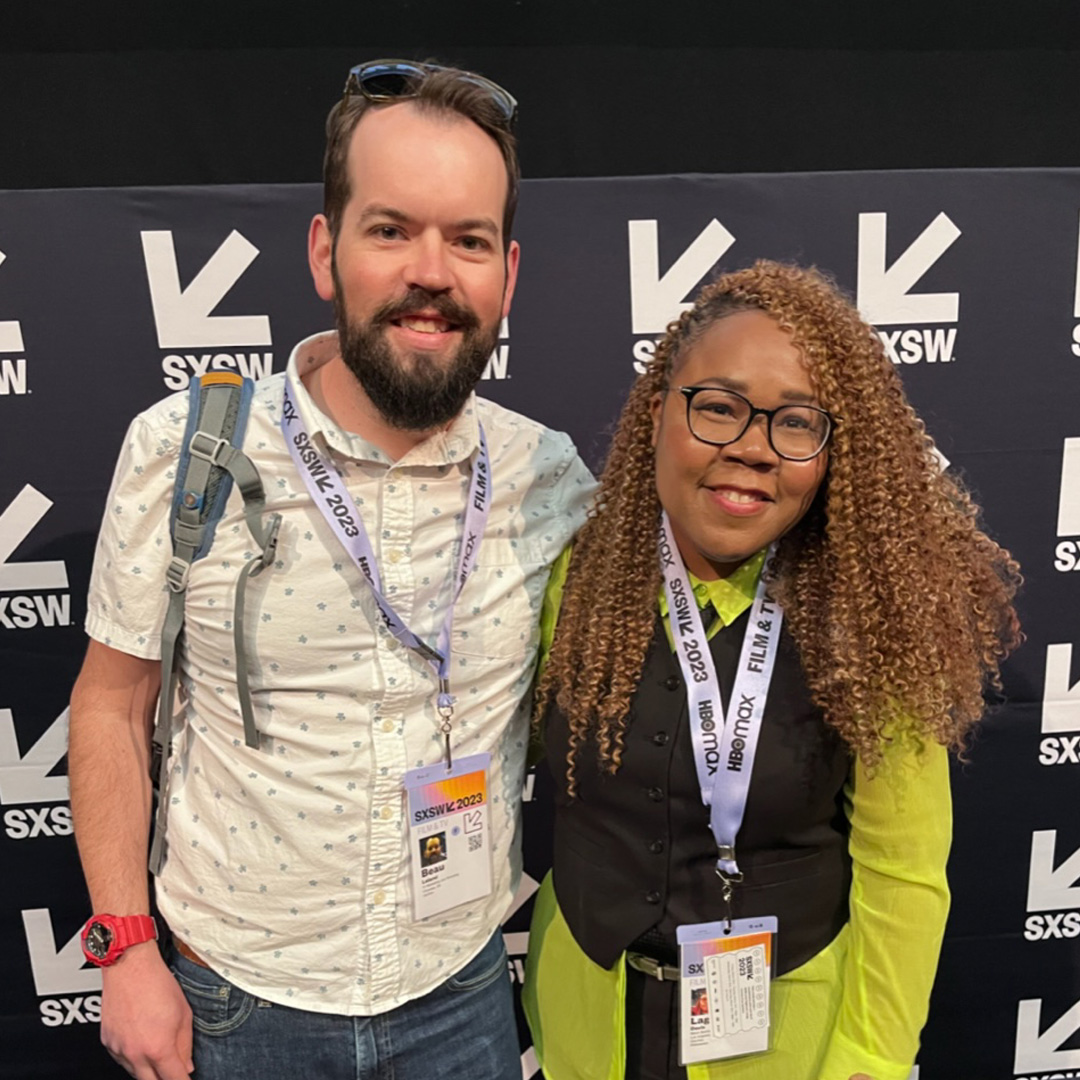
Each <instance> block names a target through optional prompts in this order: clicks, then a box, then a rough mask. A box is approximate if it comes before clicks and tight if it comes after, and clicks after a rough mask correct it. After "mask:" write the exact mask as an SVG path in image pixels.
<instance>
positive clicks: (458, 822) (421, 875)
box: [281, 377, 491, 919]
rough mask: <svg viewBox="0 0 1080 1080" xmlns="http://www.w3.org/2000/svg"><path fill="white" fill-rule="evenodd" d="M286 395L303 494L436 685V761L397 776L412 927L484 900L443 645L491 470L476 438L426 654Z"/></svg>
mask: <svg viewBox="0 0 1080 1080" xmlns="http://www.w3.org/2000/svg"><path fill="white" fill-rule="evenodd" d="M295 398H296V394H295V391H294V389H293V387H292V385H291V384H290V380H289V379H288V377H286V380H285V390H284V397H283V400H282V409H281V430H282V432H283V434H284V436H285V443H286V445H287V446H288V448H289V453H290V455H291V456H292V459H293V462H294V464H295V465H296V468H297V470H298V471H299V473H300V476H301V477H302V479H303V481H304V486H305V487H306V488H307V489H308V492H309V494H310V495H311V498H312V500H313V502H314V503H315V505H316V506H317V507H318V509H319V511H320V512H321V513H322V515H323V517H324V518H325V519H326V522H327V524H328V525H329V526H330V528H331V530H332V531H333V533H334V535H335V536H337V538H338V540H339V541H340V542H341V545H342V547H344V549H345V550H346V552H347V553H348V554H349V557H350V558H351V559H352V561H353V563H354V564H355V565H356V566H357V567H358V568H359V570H360V572H361V573H362V574H363V576H364V579H365V580H366V581H367V583H368V586H369V587H370V589H371V594H372V597H373V598H374V600H375V605H376V607H377V608H378V610H379V615H380V617H381V619H382V621H383V623H384V625H385V626H386V628H387V630H389V631H390V633H391V634H393V635H394V637H395V638H397V640H398V641H399V642H401V644H402V645H404V646H406V647H407V648H409V649H411V650H412V651H413V652H415V653H416V654H417V655H419V656H420V657H421V658H422V659H423V660H424V661H426V662H427V663H428V664H429V665H430V667H431V669H432V671H433V672H434V674H435V677H436V678H437V679H438V685H439V693H438V700H437V710H438V714H439V718H440V726H439V730H440V732H441V733H442V735H443V736H444V739H445V760H444V761H443V762H440V763H438V764H435V765H429V766H426V767H423V768H419V769H410V770H409V771H408V772H407V773H406V774H405V777H404V786H405V792H406V797H407V801H408V812H409V865H410V867H411V876H412V884H413V908H414V914H415V916H416V918H417V919H422V918H426V917H428V916H431V915H437V914H439V913H441V912H443V911H446V910H448V909H449V908H452V907H457V906H458V904H464V903H467V902H469V901H470V900H476V899H479V898H480V897H482V896H487V894H488V893H490V892H491V853H490V850H489V849H490V842H489V822H488V809H489V804H488V766H489V765H490V763H491V755H490V754H473V755H471V756H470V757H465V758H462V759H461V760H459V761H457V762H455V761H454V760H453V756H452V752H451V741H450V737H451V734H452V731H453V723H452V721H453V715H454V701H455V699H454V697H453V696H452V695H451V694H450V637H451V630H452V628H453V622H454V607H455V605H456V603H457V599H458V596H459V595H460V594H461V590H462V589H463V588H464V586H465V582H466V581H467V580H468V578H469V575H470V574H471V573H472V571H473V568H474V567H475V565H476V557H477V554H478V552H479V550H480V543H481V540H482V538H483V535H484V528H485V526H486V524H487V519H488V513H489V511H490V508H491V484H490V477H491V472H490V461H489V458H488V450H487V441H486V440H485V438H484V429H483V427H482V426H481V427H479V441H480V446H479V452H478V453H477V455H476V461H475V463H474V465H473V470H472V478H471V480H470V483H469V492H468V496H467V501H466V505H465V520H464V531H463V535H462V538H461V551H460V554H459V557H458V566H457V572H456V574H455V576H454V583H453V590H452V595H451V597H450V604H449V607H448V608H447V611H446V615H445V617H444V619H443V623H442V626H441V628H440V630H439V636H438V640H437V643H436V646H435V648H432V647H431V646H430V645H428V644H427V643H426V642H425V641H423V640H422V639H421V638H419V637H418V636H417V635H416V634H415V633H414V632H413V631H412V630H411V629H410V628H409V627H408V626H407V625H406V624H405V622H404V620H403V619H402V618H401V617H400V616H399V615H398V613H397V612H396V611H395V610H394V607H393V605H392V604H391V603H390V601H389V600H388V599H387V598H386V596H385V595H384V594H383V591H382V580H381V577H380V575H379V568H378V565H377V563H376V561H375V551H374V548H373V547H372V546H371V541H370V539H369V537H368V534H367V530H366V529H365V528H364V522H363V520H362V518H361V517H360V514H359V513H358V512H357V510H356V507H355V505H354V504H353V501H352V496H351V495H350V494H349V492H348V489H347V488H346V487H345V485H344V484H343V483H342V481H341V477H340V475H339V474H338V471H337V469H335V468H334V465H333V463H332V462H330V461H328V460H327V459H326V457H325V456H324V455H323V454H322V452H321V451H320V450H319V449H318V447H317V446H316V445H315V443H314V441H313V440H312V438H311V436H310V435H309V433H308V431H307V428H306V426H305V424H304V420H303V418H302V417H301V416H300V414H299V412H298V411H297V409H296V406H295V403H294V402H295Z"/></svg>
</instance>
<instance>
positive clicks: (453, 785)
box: [69, 61, 593, 1080]
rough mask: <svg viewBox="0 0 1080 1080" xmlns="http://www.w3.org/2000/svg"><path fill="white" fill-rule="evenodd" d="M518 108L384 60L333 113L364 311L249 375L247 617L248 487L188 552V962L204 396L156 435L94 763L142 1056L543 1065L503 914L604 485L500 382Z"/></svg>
mask: <svg viewBox="0 0 1080 1080" xmlns="http://www.w3.org/2000/svg"><path fill="white" fill-rule="evenodd" d="M515 110H516V103H515V102H514V100H513V98H512V97H511V96H510V95H509V94H508V93H507V92H506V91H505V90H503V89H502V88H501V87H499V86H497V85H496V84H494V83H492V82H490V81H488V80H487V79H484V78H483V77H482V76H479V75H476V74H475V73H471V72H465V71H460V70H456V69H448V68H441V67H437V66H434V65H429V64H413V63H410V62H404V61H375V62H371V63H368V64H361V65H359V66H358V67H356V68H354V69H353V70H352V71H351V72H350V73H349V78H348V82H347V84H346V91H345V95H344V97H343V99H342V101H341V102H340V103H339V104H338V105H336V106H335V108H334V109H333V110H332V111H331V113H330V116H329V119H328V121H327V149H326V157H325V162H324V187H325V203H324V210H325V212H324V213H323V214H319V215H318V216H316V217H315V219H314V221H313V222H312V224H311V229H310V233H309V238H308V256H309V263H310V267H311V272H312V276H313V278H314V282H315V288H316V290H317V291H318V293H319V295H320V296H321V297H322V298H323V299H325V300H332V301H333V304H334V310H335V314H336V324H337V329H336V331H334V332H329V333H325V334H320V335H317V336H315V337H312V338H309V339H307V340H305V341H302V342H300V344H299V345H297V346H296V348H295V349H294V350H293V353H292V355H291V357H290V359H289V363H288V368H287V370H286V372H284V373H282V374H278V375H274V376H271V377H269V378H267V379H264V380H262V381H260V382H259V383H258V384H257V385H256V387H255V390H254V395H253V397H252V400H251V404H250V416H249V419H248V421H247V426H246V429H245V435H244V440H243V445H242V450H243V452H244V453H246V454H247V456H248V457H249V458H250V459H251V460H252V461H253V462H254V464H255V465H256V466H257V469H258V471H259V474H260V476H261V478H262V483H263V487H264V489H265V492H266V508H265V515H266V516H270V515H273V514H278V515H280V518H281V522H280V528H279V532H278V539H277V548H276V553H275V555H274V557H273V559H272V560H269V562H268V565H267V566H266V568H265V570H263V571H262V572H260V573H259V574H258V575H257V576H254V575H253V576H251V577H250V578H249V579H248V580H249V583H248V584H247V586H246V599H245V602H244V604H242V605H239V606H238V607H237V608H236V612H237V613H238V614H239V618H238V622H239V626H237V625H234V618H236V617H237V616H235V615H234V592H235V589H236V584H237V572H238V568H242V567H244V566H245V564H246V563H248V562H249V560H251V559H253V558H254V557H255V552H254V551H253V550H252V549H253V547H254V546H255V545H254V544H253V543H252V538H251V535H250V533H249V530H248V526H247V524H246V522H245V516H244V506H243V505H242V500H241V498H240V495H239V493H238V492H236V491H234V492H233V493H232V495H231V496H230V498H229V501H228V503H227V505H226V508H225V512H224V516H223V517H222V519H221V520H220V521H219V522H218V524H217V527H216V536H215V539H214V542H213V546H212V549H211V550H210V553H209V555H207V556H206V557H205V558H201V559H199V560H197V561H194V562H192V563H191V565H190V567H189V568H188V570H187V573H186V597H185V618H186V622H185V644H184V647H183V648H182V649H181V650H180V658H179V676H180V685H181V689H182V692H183V695H185V696H186V701H185V703H184V710H183V721H182V725H181V727H180V729H179V730H178V731H174V732H173V737H172V740H171V751H172V757H171V759H170V763H169V765H168V766H167V768H166V770H165V773H164V774H163V775H165V776H166V777H167V784H166V790H163V791H162V792H161V799H162V800H163V805H164V806H165V808H166V810H165V813H164V814H163V824H165V825H167V827H168V845H167V848H165V847H162V850H163V851H165V852H166V853H167V854H166V855H165V857H164V859H163V865H162V866H160V867H159V869H160V873H159V874H158V877H157V879H156V899H157V904H158V907H159V909H160V911H161V914H162V916H163V917H164V919H165V921H166V922H167V923H168V927H169V929H170V930H171V937H172V944H171V946H170V947H169V949H168V950H166V955H165V957H164V958H163V957H162V955H161V954H160V952H159V949H158V946H157V945H156V944H155V942H154V941H153V940H152V937H153V934H154V928H153V926H152V925H151V924H150V923H149V920H148V919H147V916H148V915H149V912H150V896H149V889H148V885H147V875H146V872H145V866H146V861H145V860H146V851H147V840H148V832H149V821H150V805H151V791H150V783H149V780H148V763H149V757H150V743H151V731H152V727H153V715H154V710H155V702H156V700H157V698H158V696H159V693H160V691H161V686H162V674H163V671H162V661H161V656H162V644H161V643H162V624H163V622H164V620H165V614H166V608H167V602H168V600H167V591H166V590H165V586H164V582H165V580H166V571H167V569H168V568H169V565H170V558H171V556H172V554H173V545H172V538H171V536H170V525H169V517H170V507H171V504H172V501H173V486H174V477H175V475H176V468H177V462H178V456H179V454H180V450H181V445H182V443H183V442H184V430H185V423H186V420H187V410H188V406H187V400H186V398H185V397H183V396H174V397H172V398H169V399H166V400H165V401H163V402H161V403H159V404H158V405H156V406H154V407H153V408H151V409H149V410H147V411H146V412H144V413H142V414H141V415H140V416H138V417H137V418H136V419H135V421H134V422H133V424H132V426H131V428H130V430H129V432H128V435H127V438H126V440H125V445H124V449H123V452H122V454H121V456H120V461H119V463H118V465H117V469H116V473H115V477H114V481H113V487H112V490H111V492H110V494H109V500H108V510H107V513H106V515H105V520H104V523H103V526H102V530H101V534H100V538H99V541H98V548H97V552H96V557H95V565H94V572H93V576H92V580H91V586H90V599H89V603H88V606H87V610H88V616H87V624H86V625H87V632H88V634H89V636H90V638H91V641H90V645H89V649H88V653H87V657H86V661H85V664H84V666H83V669H82V672H81V674H80V675H79V679H78V682H77V684H76V687H75V691H74V694H73V697H72V710H71V745H70V758H69V766H70V775H71V788H72V808H73V811H74V817H75V824H76V836H77V840H78V844H79V851H80V855H81V858H82V861H83V867H84V872H85V875H86V879H87V884H88V886H89V889H90V894H91V900H92V903H93V908H94V911H95V912H97V913H98V914H96V915H95V916H94V917H93V918H92V919H91V920H90V921H89V923H88V924H87V931H86V936H85V938H84V940H85V941H86V947H87V955H88V957H89V958H90V959H92V960H94V961H95V962H99V963H101V962H104V964H105V965H107V966H104V969H103V981H104V988H103V1001H102V1040H103V1042H104V1043H105V1045H106V1046H107V1048H108V1049H109V1051H110V1052H111V1053H112V1054H113V1056H114V1057H115V1058H117V1060H118V1061H120V1063H121V1064H122V1065H124V1066H125V1067H126V1068H127V1069H128V1071H129V1072H130V1073H131V1074H132V1075H133V1076H136V1077H138V1078H140V1080H184V1078H185V1077H187V1075H188V1074H189V1073H190V1072H191V1071H192V1070H193V1069H195V1070H197V1075H198V1077H199V1080H218V1078H222V1080H223V1078H226V1077H228V1078H229V1080H236V1078H242V1077H247V1076H251V1077H256V1076H257V1077H260V1078H262V1080H268V1078H269V1080H276V1078H279V1077H280V1078H288V1080H295V1078H297V1077H306V1076H311V1077H319V1078H320V1080H336V1078H338V1077H340V1078H342V1080H345V1078H348V1080H356V1078H358V1077H372V1078H375V1077H380V1078H381V1077H384V1076H385V1077H389V1076H393V1077H395V1078H396V1080H412V1078H420V1077H423V1078H424V1080H437V1078H439V1077H444V1076H445V1077H450V1076H453V1077H458V1076H461V1075H466V1074H467V1075H470V1076H474V1077H478V1078H486V1080H506V1078H507V1077H511V1076H515V1075H518V1074H519V1073H520V1062H519V1050H518V1046H517V1038H516V1029H515V1024H514V1017H513V1011H512V1006H511V997H510V985H509V980H508V975H507V964H506V955H505V952H504V949H503V946H502V937H501V933H500V928H499V921H500V918H501V916H502V914H503V913H504V912H505V911H506V909H507V906H508V905H509V903H510V901H511V899H512V897H513V894H514V891H515V889H516V886H517V879H518V877H519V875H520V858H519V853H518V848H517V836H518V832H519V829H518V826H519V806H520V796H521V784H522V776H523V767H524V760H525V751H526V744H527V741H528V740H527V713H528V702H527V701H526V700H525V699H526V696H527V691H528V689H529V685H530V681H531V675H532V669H533V666H534V662H535V658H536V644H537V631H536V628H537V623H538V620H539V613H540V606H541V595H542V592H543V589H544V585H545V583H546V579H547V574H548V569H549V567H550V565H551V563H552V562H553V560H554V559H555V558H556V556H557V555H558V554H559V552H560V551H561V550H562V548H563V547H564V545H565V544H566V543H567V541H568V540H569V538H570V537H571V535H572V534H573V532H574V531H575V529H576V528H577V527H578V526H579V525H580V524H581V522H582V521H583V519H584V515H585V507H586V503H587V501H588V498H589V496H590V495H591V493H592V490H593V482H592V479H591V477H590V476H589V473H588V470H587V469H586V468H585V466H584V465H583V464H582V462H581V460H580V458H579V457H578V455H577V453H576V451H575V450H574V447H573V445H572V444H571V442H570V440H569V439H568V438H567V437H566V436H565V435H562V434H559V433H556V432H552V431H550V430H548V429H546V428H544V427H543V426H541V425H540V424H537V423H535V422H533V421H531V420H529V419H526V418H525V417H522V416H520V415H517V414H515V413H512V412H510V411H508V410H506V409H503V408H501V407H499V406H497V405H495V404H493V403H492V402H489V401H485V400H483V399H482V398H478V397H477V396H476V395H475V393H474V387H475V385H476V383H477V381H478V380H479V378H480V376H481V374H482V372H483V369H484V366H485V364H486V362H487V359H488V357H489V356H490V354H491V352H492V349H493V348H494V346H495V343H496V341H497V337H498V331H499V325H500V322H501V320H502V319H503V318H504V317H505V316H506V314H507V313H508V311H509V309H510V301H511V298H512V296H513V293H514V285H515V282H516V279H517V270H518V260H519V254H520V253H519V248H518V245H517V243H516V242H512V241H511V240H510V228H511V224H512V221H513V215H514V209H515V206H516V203H517V195H518V186H519V172H518V164H517V155H516V149H515V142H514V137H513V135H512V133H511V127H512V122H513V119H514V113H515ZM234 634H239V637H240V641H241V644H242V649H241V655H238V653H237V650H236V647H235V643H234ZM165 675H166V685H168V682H167V677H168V672H165ZM244 676H246V678H245V677H244ZM436 835H445V844H446V848H445V850H444V852H443V854H444V858H443V859H442V860H440V861H437V862H436V863H435V865H432V866H421V865H420V864H421V862H422V859H421V853H422V852H423V851H425V850H426V848H425V847H424V846H423V845H424V844H425V843H426V838H427V837H432V836H436Z"/></svg>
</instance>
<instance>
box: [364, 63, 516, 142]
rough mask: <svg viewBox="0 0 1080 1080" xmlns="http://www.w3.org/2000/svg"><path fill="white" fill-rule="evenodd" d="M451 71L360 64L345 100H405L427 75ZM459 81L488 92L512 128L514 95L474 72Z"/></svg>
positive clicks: (437, 66) (422, 66)
mask: <svg viewBox="0 0 1080 1080" xmlns="http://www.w3.org/2000/svg"><path fill="white" fill-rule="evenodd" d="M448 70H450V69H449V68H446V67H443V66H442V65H441V64H420V63H417V62H416V61H414V60H369V61H368V62H367V63H366V64H357V65H356V67H354V68H350V70H349V76H348V78H347V79H346V80H345V97H349V95H350V94H361V95H363V96H364V97H366V98H367V99H368V101H374V102H386V101H401V100H405V99H407V98H411V97H416V87H417V83H418V82H419V81H420V80H422V79H423V78H424V76H425V75H430V74H431V73H432V72H435V71H448ZM458 78H459V79H461V81H462V82H467V83H472V84H473V85H474V86H479V87H480V88H481V89H482V90H486V91H487V92H488V94H489V95H490V96H491V101H492V103H493V104H494V105H495V107H496V109H498V111H499V115H500V116H501V117H502V119H503V122H504V123H505V125H506V127H507V128H510V127H511V126H512V125H513V123H514V120H515V119H516V118H517V108H518V104H517V100H516V99H515V98H514V96H513V94H511V93H510V92H509V91H508V90H504V89H503V88H502V87H501V86H499V84H498V83H493V82H492V81H491V80H490V79H485V78H484V76H483V75H476V74H474V73H473V72H471V71H463V72H462V73H461V74H460V75H459V76H458Z"/></svg>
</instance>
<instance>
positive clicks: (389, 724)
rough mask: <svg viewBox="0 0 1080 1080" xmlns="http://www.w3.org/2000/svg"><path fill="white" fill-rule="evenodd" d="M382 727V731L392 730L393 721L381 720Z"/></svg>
mask: <svg viewBox="0 0 1080 1080" xmlns="http://www.w3.org/2000/svg"><path fill="white" fill-rule="evenodd" d="M382 729H383V731H393V730H394V721H393V720H384V721H383V722H382Z"/></svg>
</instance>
